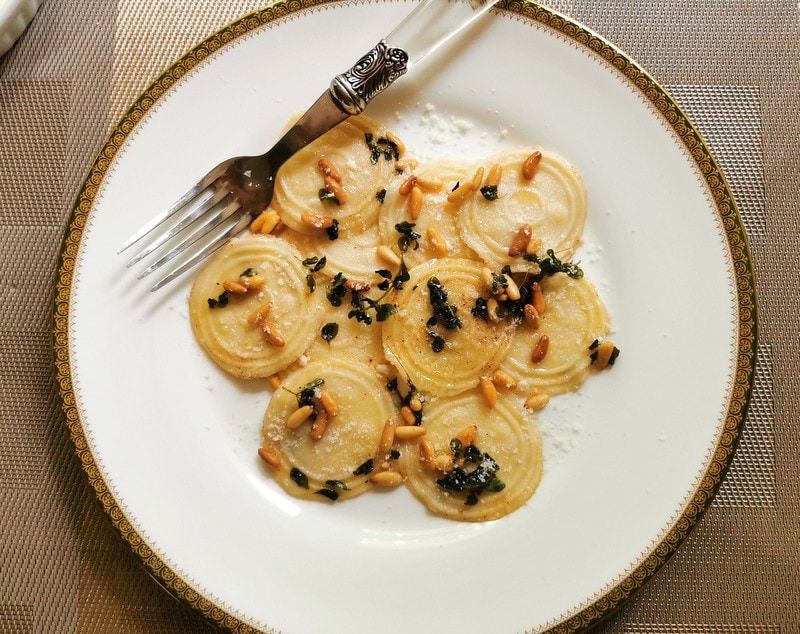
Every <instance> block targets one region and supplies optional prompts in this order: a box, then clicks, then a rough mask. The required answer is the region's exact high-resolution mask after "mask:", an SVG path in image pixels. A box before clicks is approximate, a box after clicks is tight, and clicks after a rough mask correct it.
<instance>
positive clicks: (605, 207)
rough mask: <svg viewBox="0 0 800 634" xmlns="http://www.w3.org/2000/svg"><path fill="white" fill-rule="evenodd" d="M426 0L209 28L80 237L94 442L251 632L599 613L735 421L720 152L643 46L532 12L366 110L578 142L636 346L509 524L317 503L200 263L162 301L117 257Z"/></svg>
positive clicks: (742, 376) (158, 558)
mask: <svg viewBox="0 0 800 634" xmlns="http://www.w3.org/2000/svg"><path fill="white" fill-rule="evenodd" d="M306 6H307V5H306ZM411 6H412V5H411V3H407V2H370V3H361V2H349V3H337V4H324V3H323V4H319V5H317V6H314V7H312V8H305V9H300V8H299V7H300V3H297V5H295V4H289V5H279V7H271V8H267V9H265V10H264V11H262V12H257V13H254V14H252V15H250V16H248V17H246V18H243V19H242V20H240V21H238V22H237V23H235V24H234V25H231V26H230V27H227V28H226V29H223V30H222V31H221V32H220V33H218V34H215V35H213V36H211V37H210V38H209V39H208V40H206V41H205V42H203V43H202V44H201V45H199V46H198V47H197V48H196V49H194V50H193V51H191V52H189V53H187V55H186V56H184V57H183V58H181V59H180V60H179V61H178V62H176V64H175V65H174V66H172V67H171V68H170V69H168V70H167V71H166V73H165V75H163V76H162V77H161V78H160V79H159V80H158V81H156V82H155V83H154V84H153V85H152V86H151V87H150V88H149V89H148V90H147V92H146V93H145V94H144V95H143V96H142V97H141V98H140V99H139V100H138V101H137V102H136V103H135V104H134V105H133V106H132V108H131V110H130V111H129V113H128V114H127V115H126V117H125V118H124V119H123V121H121V122H120V124H119V125H118V126H117V128H116V129H115V130H114V132H113V133H112V135H111V137H110V139H109V141H108V144H107V145H106V146H105V148H104V149H103V151H102V152H101V154H100V155H99V156H98V159H97V162H96V163H95V165H94V166H93V168H92V171H91V174H90V176H89V178H88V179H87V181H86V184H85V186H84V189H83V191H82V192H81V194H80V196H79V199H78V201H77V204H76V207H75V213H74V215H73V219H72V222H71V225H70V227H69V230H68V231H67V235H66V238H65V243H64V249H63V262H62V265H61V268H60V275H59V281H58V285H57V297H56V305H55V311H56V321H55V323H56V344H55V348H56V354H57V360H58V361H57V365H58V376H59V381H60V384H61V393H62V397H63V401H64V407H65V411H66V414H67V418H68V424H69V426H70V429H71V432H72V436H73V439H74V441H75V444H76V447H77V450H78V453H79V456H80V458H81V461H82V463H83V465H84V468H85V469H86V471H87V473H88V475H89V478H90V481H91V482H92V485H93V486H94V487H95V489H96V490H97V493H98V496H99V498H100V500H101V502H102V503H103V505H104V507H105V508H106V510H107V512H108V513H109V515H110V516H111V518H112V519H113V521H114V522H115V524H116V526H117V527H118V529H119V531H120V533H121V534H122V536H123V538H124V539H125V540H126V541H128V542H129V543H130V545H131V547H132V548H133V550H134V551H135V552H136V553H137V555H138V556H139V557H140V558H141V559H142V560H143V562H144V563H145V565H146V566H148V568H149V569H150V570H151V572H152V573H153V574H154V575H155V577H156V578H157V579H158V580H159V581H160V582H161V583H162V584H163V585H164V586H165V587H166V588H167V589H168V590H169V591H170V592H172V593H173V594H174V595H175V596H177V597H178V598H180V599H181V600H183V601H185V602H186V603H188V604H190V605H191V606H192V607H194V608H195V609H197V610H199V611H200V612H202V613H203V614H204V615H206V616H207V617H208V618H209V619H211V620H212V621H214V622H216V623H219V624H221V625H223V626H225V627H227V628H229V629H234V630H241V631H245V630H247V629H248V628H250V627H253V628H257V629H268V628H274V629H275V630H279V631H281V632H287V633H294V632H318V631H325V632H363V631H382V632H401V631H402V632H407V631H462V632H493V633H502V632H520V631H527V630H542V629H547V628H550V627H553V628H558V629H561V630H575V629H580V628H582V627H585V626H587V625H590V624H592V623H594V622H596V621H597V620H598V619H600V618H602V617H603V616H605V615H607V614H608V613H609V612H610V611H611V610H613V609H614V608H615V607H617V606H618V605H619V604H620V603H621V602H622V601H624V600H625V599H626V598H627V597H628V596H630V594H631V593H632V592H634V591H635V590H636V589H637V588H639V587H640V586H641V585H642V584H643V583H644V582H645V581H646V580H647V579H648V578H650V576H651V575H652V574H653V573H654V572H655V571H656V570H657V569H658V568H659V567H660V566H661V565H662V564H663V563H664V562H665V561H666V560H667V559H668V558H669V556H670V555H671V554H672V553H673V552H674V550H675V549H676V548H677V546H678V545H679V544H680V542H681V541H682V540H683V539H684V538H685V537H686V535H687V534H688V532H689V531H690V530H691V528H692V527H693V526H694V525H695V524H696V522H697V520H698V519H699V517H700V515H701V514H702V512H703V511H704V510H705V508H706V507H707V505H708V504H709V502H710V499H711V497H712V496H713V494H714V492H715V491H716V489H717V487H718V486H719V482H720V480H721V477H722V473H723V472H724V470H725V469H726V468H727V465H728V464H729V462H730V458H731V455H732V452H733V449H734V447H735V444H736V441H737V439H738V435H739V432H740V429H741V424H742V419H743V416H744V411H745V409H746V405H747V399H748V397H749V391H750V387H751V385H752V372H753V366H754V349H755V345H754V337H755V326H754V324H755V306H754V303H755V292H754V284H753V278H752V267H751V265H750V261H749V252H748V250H747V246H746V242H745V238H744V233H743V230H742V226H741V222H740V219H739V217H738V215H737V212H736V210H735V207H734V205H733V202H732V199H731V195H730V191H729V190H728V188H727V185H726V184H725V181H724V179H723V177H722V175H721V173H720V171H719V169H718V167H717V165H716V163H715V162H714V161H713V159H712V158H711V156H710V154H709V152H708V150H707V149H706V147H705V145H704V144H703V142H702V140H701V139H700V138H699V136H698V135H697V133H696V132H695V131H694V129H693V128H692V127H691V124H689V122H688V121H687V120H686V119H685V117H684V115H683V114H682V113H681V112H680V111H679V110H678V109H677V108H676V106H675V105H674V103H673V102H672V100H671V99H670V97H669V96H668V95H667V94H666V93H665V92H664V90H663V89H662V88H661V87H659V86H658V84H656V83H655V82H654V81H653V80H652V79H651V78H650V77H649V76H648V75H647V74H646V73H645V72H644V71H642V70H641V69H640V68H639V67H637V66H636V64H635V63H634V62H632V61H631V60H630V59H628V58H627V57H626V56H625V55H624V54H622V53H620V52H619V51H617V50H615V49H614V48H613V47H612V46H611V45H609V44H608V43H606V42H605V41H603V40H602V39H601V38H599V37H597V36H595V35H594V34H592V33H590V32H588V31H587V30H585V29H584V28H582V27H580V26H579V25H577V24H575V23H573V22H571V21H569V20H567V19H565V18H562V17H560V16H558V15H557V14H554V13H552V12H551V11H549V10H546V9H543V8H541V7H539V6H537V5H534V4H530V3H511V8H510V9H508V10H506V11H504V12H500V13H495V14H493V15H491V16H488V18H487V19H486V20H485V21H484V22H483V23H482V24H481V25H480V26H478V28H476V29H474V30H472V31H470V32H469V34H468V35H466V36H465V37H463V38H462V39H461V41H460V42H458V43H456V45H455V47H454V48H450V49H448V50H447V51H445V52H443V53H441V54H437V55H436V56H435V57H433V58H431V59H429V60H426V62H424V64H423V65H420V66H419V67H418V68H416V69H414V71H413V73H410V74H409V75H408V76H407V77H404V78H403V79H401V80H400V81H399V82H398V83H397V84H395V85H394V86H393V87H392V88H391V90H389V91H387V93H384V95H382V96H381V97H379V98H378V99H377V100H376V101H375V102H374V104H373V106H371V107H370V108H369V110H368V114H370V115H371V116H373V117H376V118H379V119H382V120H383V121H384V122H385V123H386V124H387V125H388V126H389V128H390V129H392V130H393V131H395V132H396V133H398V134H399V135H400V136H401V138H403V139H404V141H405V142H406V144H407V145H408V146H409V147H410V148H412V149H413V150H414V151H415V153H416V154H418V155H421V156H423V157H430V156H435V155H440V154H443V153H447V154H461V155H468V156H470V157H478V156H482V155H488V154H490V153H492V152H494V151H495V150H497V149H498V148H501V147H510V146H514V145H520V144H534V143H536V144H541V145H544V146H549V147H551V148H553V149H556V150H558V151H559V152H561V153H562V154H564V155H565V156H566V157H568V158H569V159H570V160H571V161H572V162H573V163H574V164H575V165H576V166H577V167H578V169H579V170H580V171H581V172H582V174H583V176H584V178H585V180H586V183H587V186H588V190H589V193H590V212H589V219H588V224H587V231H586V243H585V245H584V247H582V252H581V258H582V260H583V265H584V268H585V270H586V273H587V276H588V277H589V278H590V279H592V280H594V281H595V282H597V283H598V285H599V287H600V292H601V295H602V296H603V297H604V298H605V300H606V301H607V304H608V306H609V309H610V312H611V316H612V321H613V326H614V328H615V333H614V335H613V339H614V341H615V343H616V344H617V345H618V346H619V347H620V348H621V349H622V355H621V356H620V359H619V362H618V363H617V365H616V366H615V368H614V369H613V370H612V371H610V372H605V373H603V374H601V375H599V376H597V377H593V378H592V379H591V380H590V381H589V382H588V383H587V384H586V385H585V387H584V388H582V389H581V390H580V392H579V393H578V394H577V395H573V396H569V397H560V398H558V399H554V401H552V402H551V405H550V406H549V407H548V408H547V409H546V410H545V412H544V413H543V415H542V421H541V424H542V428H543V431H544V434H545V460H546V468H545V474H544V478H543V481H542V484H541V487H540V489H539V490H538V492H537V493H536V494H535V496H534V497H533V499H532V500H531V501H530V502H529V503H528V504H527V505H526V506H525V507H523V508H522V509H521V510H519V511H517V512H515V513H513V514H512V515H510V516H508V517H506V518H504V519H502V520H500V521H496V522H490V523H485V524H460V523H454V522H451V521H447V520H443V519H440V518H436V517H432V516H430V515H428V514H427V513H426V512H425V511H424V510H423V508H422V506H421V505H420V504H418V503H416V502H415V501H414V500H413V499H412V498H411V496H410V494H408V492H407V491H405V490H397V491H393V492H392V493H391V494H387V495H380V494H375V495H372V494H371V495H364V496H361V497H360V498H358V499H355V500H352V501H347V502H346V503H343V504H339V505H333V506H330V505H326V504H318V503H309V502H304V501H298V500H296V499H294V498H290V497H287V496H286V495H285V494H284V493H283V491H282V490H281V489H280V488H279V487H277V486H276V485H275V483H274V482H273V481H272V480H271V479H270V477H268V475H267V474H266V472H265V470H264V468H263V467H262V465H261V463H260V462H259V460H258V458H257V456H256V448H257V447H258V445H259V427H260V422H261V417H262V413H263V411H264V408H265V406H266V404H267V401H268V391H267V390H266V388H265V385H264V383H263V382H242V381H236V380H233V379H231V378H230V377H228V376H227V375H225V374H224V373H223V372H222V371H220V370H218V369H217V368H216V367H215V366H214V365H213V364H212V363H211V362H210V361H209V360H208V359H207V358H206V357H205V356H204V354H203V353H202V351H201V350H200V349H199V347H198V346H197V345H196V344H195V342H194V340H193V337H192V333H191V330H190V326H189V323H188V320H187V309H186V299H187V294H188V289H189V284H190V279H188V278H187V279H184V280H183V281H182V282H181V283H179V284H177V285H176V286H174V287H171V288H168V290H165V291H162V292H160V293H157V294H149V293H148V292H147V290H146V286H147V285H144V284H142V283H139V282H136V281H135V275H134V273H135V272H130V271H128V272H126V271H125V270H124V259H123V258H122V257H121V256H116V255H115V251H116V248H117V247H118V245H120V244H121V243H122V242H123V241H124V239H125V238H126V237H127V236H128V235H130V234H131V233H132V232H133V231H134V230H135V229H136V228H138V227H139V226H140V225H141V224H143V222H144V221H145V220H146V219H147V218H149V217H150V216H151V215H152V214H154V212H156V211H157V210H160V209H162V208H165V207H166V206H168V204H169V203H170V202H171V201H172V200H173V199H175V198H176V197H177V196H178V195H179V194H180V193H182V191H183V190H185V189H186V188H187V187H188V185H189V184H190V183H191V182H194V181H195V180H196V179H197V177H198V176H199V175H201V174H203V173H204V172H205V171H206V170H207V169H209V168H210V167H211V166H213V165H214V164H216V163H217V162H218V161H219V160H221V159H223V158H227V157H229V156H233V155H238V154H247V153H258V152H261V151H263V150H264V149H265V148H266V147H267V146H268V145H269V144H270V142H271V141H272V140H274V139H276V138H277V135H278V133H279V131H280V130H281V128H282V127H283V126H284V125H285V123H286V122H287V120H288V119H289V118H290V117H291V116H292V115H294V114H296V113H297V112H299V111H300V110H302V109H304V108H305V107H306V106H307V105H309V104H310V103H311V102H312V101H313V100H314V99H315V98H316V97H317V96H318V95H319V94H320V93H321V92H322V91H323V90H324V89H325V88H326V86H327V83H328V81H329V80H330V78H331V77H333V76H334V75H335V74H337V73H339V72H342V71H343V70H346V69H347V68H349V66H350V65H351V64H352V63H353V62H354V61H355V60H356V59H357V58H358V57H360V55H361V54H362V53H364V52H366V51H367V50H368V49H370V48H371V47H372V46H373V45H374V44H375V42H376V41H377V39H378V38H377V37H376V36H379V35H380V34H381V33H383V32H385V31H387V30H388V27H389V26H390V25H393V24H395V23H397V22H398V21H399V20H400V19H401V18H402V17H403V16H404V15H405V14H406V13H407V12H408V11H409V10H410V8H411ZM307 42H314V43H315V44H314V45H313V46H309V45H307V44H306V43H307ZM327 43H330V45H329V46H328V48H325V47H324V45H326V44H327ZM455 48H457V49H458V50H459V54H458V55H456V54H455V52H454V51H455Z"/></svg>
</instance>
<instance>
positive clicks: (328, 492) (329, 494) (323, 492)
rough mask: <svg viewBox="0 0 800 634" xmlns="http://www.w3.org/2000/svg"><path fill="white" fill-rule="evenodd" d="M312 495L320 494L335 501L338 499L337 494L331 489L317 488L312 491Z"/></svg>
mask: <svg viewBox="0 0 800 634" xmlns="http://www.w3.org/2000/svg"><path fill="white" fill-rule="evenodd" d="M314 495H322V496H323V497H326V498H328V499H329V500H330V501H331V502H335V501H336V500H338V499H339V494H338V493H337V492H336V491H334V490H333V489H317V490H316V491H314Z"/></svg>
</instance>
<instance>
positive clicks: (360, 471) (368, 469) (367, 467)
mask: <svg viewBox="0 0 800 634" xmlns="http://www.w3.org/2000/svg"><path fill="white" fill-rule="evenodd" d="M374 468H375V467H374V464H373V460H372V458H370V459H369V460H367V461H366V462H365V463H363V464H362V465H361V466H359V467H358V468H357V469H356V470H355V471H353V475H357V476H362V475H367V474H368V473H372V470H373V469H374Z"/></svg>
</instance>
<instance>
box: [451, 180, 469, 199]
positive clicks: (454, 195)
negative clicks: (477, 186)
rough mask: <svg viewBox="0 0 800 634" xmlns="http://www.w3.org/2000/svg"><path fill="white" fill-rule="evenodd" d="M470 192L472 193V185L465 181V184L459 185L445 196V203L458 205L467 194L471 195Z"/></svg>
mask: <svg viewBox="0 0 800 634" xmlns="http://www.w3.org/2000/svg"><path fill="white" fill-rule="evenodd" d="M472 191H473V189H472V183H471V182H470V181H467V182H465V183H461V184H460V185H459V186H458V187H456V188H455V189H454V190H453V191H451V192H450V193H449V194H447V202H449V203H460V202H461V201H462V200H464V199H465V198H466V197H467V196H468V195H469V194H471V193H472Z"/></svg>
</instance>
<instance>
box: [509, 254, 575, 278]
mask: <svg viewBox="0 0 800 634" xmlns="http://www.w3.org/2000/svg"><path fill="white" fill-rule="evenodd" d="M523 259H525V260H527V261H528V262H533V263H534V264H538V265H539V269H540V270H541V274H542V276H544V277H550V276H552V275H555V274H556V273H565V274H566V275H568V276H569V277H571V278H572V279H575V280H578V279H580V278H582V277H583V269H581V267H580V266H578V263H576V262H575V263H573V262H562V261H561V260H559V259H558V257H557V256H556V254H555V252H554V251H553V249H548V250H547V257H546V258H540V257H539V256H537V255H536V254H533V255H525V256H523Z"/></svg>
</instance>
